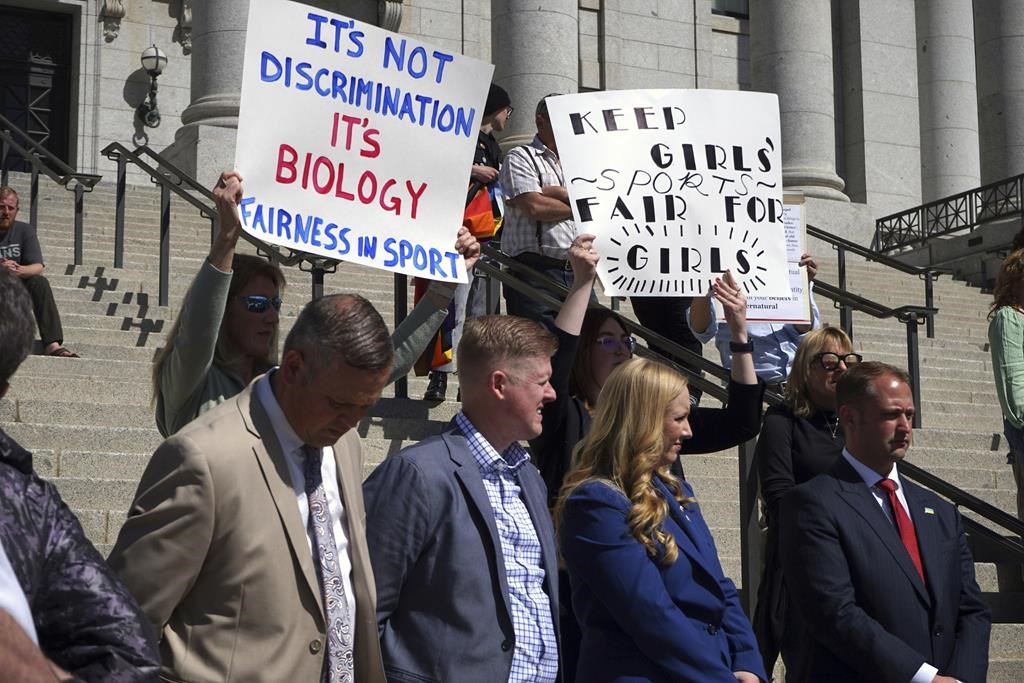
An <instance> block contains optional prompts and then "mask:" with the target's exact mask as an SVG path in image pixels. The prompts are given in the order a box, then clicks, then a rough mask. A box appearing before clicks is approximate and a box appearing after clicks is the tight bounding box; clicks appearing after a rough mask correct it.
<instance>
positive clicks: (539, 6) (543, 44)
mask: <svg viewBox="0 0 1024 683" xmlns="http://www.w3.org/2000/svg"><path fill="white" fill-rule="evenodd" d="M578 6H579V0H545V2H543V3H541V2H536V1H534V0H493V2H492V4H491V58H492V60H493V61H494V82H495V83H497V84H498V85H500V86H501V87H503V88H505V90H507V91H508V94H509V96H510V97H511V98H512V106H514V107H515V109H516V111H515V115H514V116H513V117H512V119H511V120H510V121H509V125H508V126H507V127H506V128H505V137H504V138H503V141H502V142H503V144H504V145H515V144H520V143H523V142H529V141H530V140H531V139H532V138H533V135H534V133H535V132H536V130H537V129H536V126H535V125H534V116H533V112H534V109H535V108H536V106H537V102H539V101H540V98H542V97H544V96H545V95H548V94H550V93H553V92H557V93H562V94H569V93H575V92H576V91H577V90H578V89H579V69H580V57H579V11H578Z"/></svg>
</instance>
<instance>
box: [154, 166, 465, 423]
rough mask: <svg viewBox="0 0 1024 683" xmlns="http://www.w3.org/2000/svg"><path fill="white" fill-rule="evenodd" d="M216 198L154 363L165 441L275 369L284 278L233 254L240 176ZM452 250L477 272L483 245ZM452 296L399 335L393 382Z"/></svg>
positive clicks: (431, 302)
mask: <svg viewBox="0 0 1024 683" xmlns="http://www.w3.org/2000/svg"><path fill="white" fill-rule="evenodd" d="M213 196H214V201H215V202H216V204H217V219H218V224H219V226H220V229H219V230H218V231H217V237H216V238H215V239H214V241H213V245H212V246H211V247H210V254H209V256H208V257H207V258H206V260H205V261H204V262H203V265H202V266H201V267H200V269H199V273H198V274H197V275H196V278H195V280H194V281H193V282H192V286H191V287H190V288H189V291H188V293H187V294H186V295H185V301H184V302H183V303H182V305H181V311H180V312H179V313H178V319H177V320H176V321H175V322H174V326H173V327H172V328H171V331H170V333H169V334H168V336H167V343H166V344H165V345H164V347H163V348H162V349H160V351H159V352H158V353H157V356H156V359H155V361H154V363H153V398H154V401H155V403H156V424H157V428H158V429H159V430H160V433H161V434H162V435H163V436H165V437H166V436H170V435H171V434H173V433H175V432H176V431H178V430H179V429H181V428H182V427H184V426H185V425H186V424H188V423H189V422H191V421H192V420H194V419H195V418H196V417H198V416H199V415H200V414H201V413H204V412H206V411H207V410H209V409H210V408H212V407H213V406H215V405H217V404H219V403H222V402H224V401H226V400H227V399H229V398H231V397H232V396H235V395H236V394H239V393H241V391H242V389H244V388H245V387H246V385H248V384H249V382H251V381H252V379H253V378H254V377H256V376H257V375H260V374H262V373H264V372H266V371H267V370H269V369H270V368H272V367H274V366H275V365H276V364H277V332H278V324H279V322H280V317H279V314H278V312H279V310H280V308H281V290H282V288H283V287H284V275H283V274H282V273H281V270H280V269H279V268H278V267H277V266H275V265H273V264H271V263H268V262H267V261H266V260H264V259H261V258H259V257H256V256H249V255H246V254H236V253H235V246H236V245H237V244H238V239H239V237H241V235H242V222H241V219H240V218H239V216H238V209H237V205H238V203H239V202H240V201H241V199H242V176H241V175H239V174H238V173H236V172H228V173H223V174H221V177H220V180H219V181H218V182H217V186H216V187H215V188H214V190H213ZM455 248H456V250H457V251H458V252H459V253H461V254H462V255H463V257H464V258H465V259H466V270H467V271H470V270H472V268H473V266H474V264H475V263H476V259H477V257H478V256H479V255H480V245H478V244H477V242H476V239H475V238H474V237H473V236H472V235H470V234H469V231H467V230H466V229H465V228H462V229H460V231H459V237H458V241H457V242H456V244H455ZM454 294H455V283H447V282H433V283H431V285H430V287H429V288H428V290H427V294H426V296H424V297H423V298H422V299H421V300H420V302H419V303H418V304H417V305H416V307H415V308H414V309H413V310H412V312H411V313H410V314H409V316H408V317H407V318H406V319H405V320H404V321H403V322H402V324H401V325H400V326H398V328H396V329H395V332H394V334H392V335H391V341H392V343H393V344H394V346H395V364H394V367H393V368H392V371H391V381H392V382H393V381H395V380H396V379H397V378H399V377H402V376H404V375H406V374H408V372H409V370H410V368H411V367H412V364H413V363H414V362H415V360H416V358H417V357H418V356H419V354H420V352H422V351H423V349H424V348H426V346H427V343H428V342H429V340H430V339H431V338H432V337H433V335H434V333H435V332H436V331H437V328H438V327H440V325H441V323H442V322H443V321H444V319H445V316H447V315H448V303H449V302H450V301H451V300H452V297H453V296H454Z"/></svg>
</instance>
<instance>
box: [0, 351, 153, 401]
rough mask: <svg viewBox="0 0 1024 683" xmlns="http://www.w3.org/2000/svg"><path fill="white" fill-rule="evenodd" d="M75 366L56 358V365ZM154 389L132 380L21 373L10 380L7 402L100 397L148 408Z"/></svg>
mask: <svg viewBox="0 0 1024 683" xmlns="http://www.w3.org/2000/svg"><path fill="white" fill-rule="evenodd" d="M58 361H60V362H64V363H73V362H75V360H74V359H65V358H57V359H53V362H55V363H56V362H58ZM151 392H152V388H151V386H150V383H149V381H148V380H146V379H144V378H136V379H134V380H131V381H125V380H118V379H106V378H102V379H101V378H96V377H65V376H61V375H48V376H31V375H26V374H24V373H22V372H20V371H19V372H18V373H17V374H15V375H14V377H13V378H12V379H11V388H10V391H8V393H7V398H8V399H17V400H21V399H38V400H42V401H51V400H53V398H54V397H55V396H60V397H63V398H65V399H66V400H81V401H92V400H95V397H96V395H97V394H99V395H101V396H102V397H103V398H104V400H105V401H106V402H108V403H117V404H121V405H139V404H142V405H149V400H150V394H151Z"/></svg>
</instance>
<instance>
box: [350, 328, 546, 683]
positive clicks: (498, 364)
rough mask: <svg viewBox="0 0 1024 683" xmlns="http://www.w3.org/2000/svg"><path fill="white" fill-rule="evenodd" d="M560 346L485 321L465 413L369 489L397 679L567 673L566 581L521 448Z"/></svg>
mask: <svg viewBox="0 0 1024 683" xmlns="http://www.w3.org/2000/svg"><path fill="white" fill-rule="evenodd" d="M554 350H555V339H554V337H553V336H552V335H551V334H550V333H549V332H547V331H546V330H545V329H544V328H542V327H541V326H540V325H538V324H537V323H535V322H532V321H528V320H525V319H523V318H517V317H513V316H494V315H488V316H481V317H479V318H474V319H472V320H470V321H468V322H467V323H466V329H465V332H464V334H463V336H462V341H461V343H460V344H459V349H458V354H459V357H458V365H459V384H460V388H461V389H462V399H463V410H462V411H461V412H460V413H458V414H457V415H456V416H455V419H454V420H453V421H452V424H451V425H450V426H449V428H448V429H447V431H445V432H444V433H443V434H441V435H439V436H436V437H434V438H431V439H427V440H425V441H422V442H420V443H419V444H417V445H415V446H412V447H410V448H407V449H405V450H403V451H402V452H400V453H398V454H397V455H394V456H392V457H391V458H389V459H388V460H386V461H385V462H384V463H383V464H382V465H380V466H379V467H378V468H377V469H376V470H375V471H374V472H373V474H371V475H370V477H369V478H368V479H367V480H366V482H365V483H364V484H363V494H364V498H365V500H366V522H367V527H366V531H367V535H366V538H367V544H368V545H369V548H370V559H371V562H372V564H373V573H374V577H375V579H376V583H377V621H378V624H379V626H380V635H381V650H382V652H383V656H384V668H385V671H386V673H387V676H388V679H389V680H390V681H393V682H394V681H474V682H475V681H481V682H484V681H487V682H488V683H490V682H495V683H496V682H498V681H501V682H502V683H504V682H505V681H510V682H512V681H530V682H531V683H534V682H536V683H551V682H553V681H555V680H557V677H558V664H559V659H558V652H559V649H558V626H557V624H558V598H557V596H558V585H557V579H558V572H557V560H556V555H555V541H554V530H553V528H552V524H551V519H550V517H549V516H548V508H547V492H546V490H545V487H544V482H543V480H542V479H541V476H540V473H539V472H538V471H537V469H536V468H535V467H534V466H533V464H532V463H530V458H529V455H528V454H527V452H526V451H525V449H524V448H523V447H522V446H521V445H520V444H519V443H518V442H519V441H520V440H527V439H531V438H534V437H536V436H537V435H538V434H540V431H541V415H540V410H541V407H542V406H543V405H544V404H545V403H547V402H549V401H551V400H553V399H554V396H555V392H554V389H552V388H551V384H550V382H549V380H550V377H551V362H550V358H551V354H552V353H553V352H554Z"/></svg>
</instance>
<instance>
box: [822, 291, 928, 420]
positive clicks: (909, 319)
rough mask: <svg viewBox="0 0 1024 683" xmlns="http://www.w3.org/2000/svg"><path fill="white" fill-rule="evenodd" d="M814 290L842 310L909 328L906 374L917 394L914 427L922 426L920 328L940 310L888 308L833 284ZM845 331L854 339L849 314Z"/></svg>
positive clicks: (843, 324)
mask: <svg viewBox="0 0 1024 683" xmlns="http://www.w3.org/2000/svg"><path fill="white" fill-rule="evenodd" d="M814 291H815V292H817V293H818V294H821V295H823V296H825V297H826V298H828V299H831V300H832V301H833V302H835V304H836V306H838V307H840V308H843V307H845V308H847V309H848V310H850V311H851V312H852V311H860V312H861V313H867V314H868V315H870V316H872V317H875V318H879V319H885V318H894V319H896V320H898V321H899V322H901V323H903V324H904V325H906V327H907V372H908V373H909V374H910V378H911V384H910V388H911V391H912V392H913V394H914V405H915V406H917V412H915V413H914V426H915V427H920V426H921V417H922V414H923V413H924V411H923V410H922V408H921V350H920V344H919V342H918V334H917V328H918V327H919V326H920V325H921V324H927V322H928V320H931V319H932V318H934V317H935V314H936V313H938V311H937V310H936V309H934V308H927V307H925V306H900V307H899V308H889V307H887V306H884V305H882V304H880V303H878V302H875V301H871V300H870V299H865V298H864V297H862V296H857V295H856V294H851V293H849V292H846V291H844V290H841V289H839V288H838V287H836V286H834V285H830V284H828V283H827V282H822V281H821V280H815V281H814ZM841 327H842V328H843V331H844V332H846V334H847V335H848V336H849V337H850V339H853V316H852V315H848V316H846V319H845V320H843V321H841Z"/></svg>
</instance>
